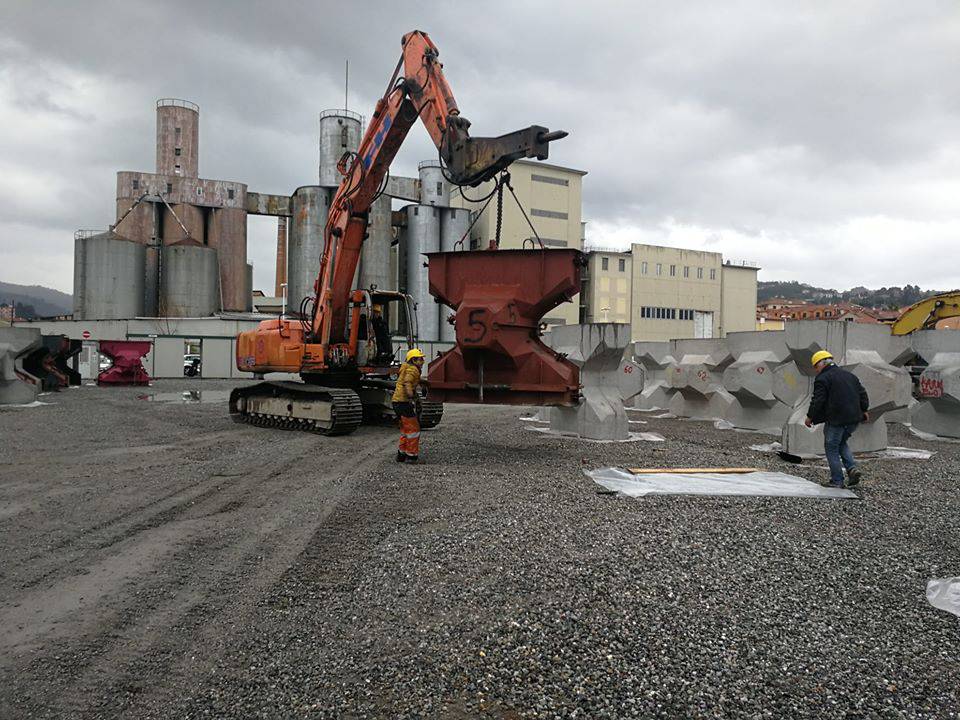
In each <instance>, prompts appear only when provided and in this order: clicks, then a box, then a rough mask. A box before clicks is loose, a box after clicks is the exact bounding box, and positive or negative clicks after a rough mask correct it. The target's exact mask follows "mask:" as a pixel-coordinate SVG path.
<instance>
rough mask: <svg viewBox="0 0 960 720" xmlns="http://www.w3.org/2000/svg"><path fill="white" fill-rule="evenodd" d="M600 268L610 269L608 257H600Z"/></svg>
mask: <svg viewBox="0 0 960 720" xmlns="http://www.w3.org/2000/svg"><path fill="white" fill-rule="evenodd" d="M600 268H601V269H602V270H609V269H610V258H600Z"/></svg>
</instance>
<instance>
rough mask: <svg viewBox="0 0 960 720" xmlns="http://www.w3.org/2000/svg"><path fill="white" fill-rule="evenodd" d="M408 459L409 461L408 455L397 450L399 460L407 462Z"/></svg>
mask: <svg viewBox="0 0 960 720" xmlns="http://www.w3.org/2000/svg"><path fill="white" fill-rule="evenodd" d="M406 461H407V456H406V455H404V454H403V453H402V452H400V451H399V450H397V462H406Z"/></svg>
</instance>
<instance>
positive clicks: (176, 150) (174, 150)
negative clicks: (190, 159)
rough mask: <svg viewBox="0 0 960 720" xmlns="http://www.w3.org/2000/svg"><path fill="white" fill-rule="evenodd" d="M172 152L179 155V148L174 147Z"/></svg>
mask: <svg viewBox="0 0 960 720" xmlns="http://www.w3.org/2000/svg"><path fill="white" fill-rule="evenodd" d="M173 154H174V155H176V156H177V157H180V148H174V149H173Z"/></svg>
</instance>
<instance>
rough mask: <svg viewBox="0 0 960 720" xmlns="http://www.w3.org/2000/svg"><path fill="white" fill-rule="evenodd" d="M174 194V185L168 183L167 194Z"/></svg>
mask: <svg viewBox="0 0 960 720" xmlns="http://www.w3.org/2000/svg"><path fill="white" fill-rule="evenodd" d="M172 192H173V185H172V184H170V183H167V194H169V193H172Z"/></svg>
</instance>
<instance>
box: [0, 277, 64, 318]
mask: <svg viewBox="0 0 960 720" xmlns="http://www.w3.org/2000/svg"><path fill="white" fill-rule="evenodd" d="M13 303H16V304H17V305H18V306H20V305H23V306H24V307H25V308H26V307H27V306H29V307H32V308H33V313H32V315H33V316H34V317H49V316H51V315H65V314H67V313H72V312H73V296H72V295H67V294H66V293H62V292H60V291H59V290H54V289H52V288H48V287H43V286H42V285H15V284H14V283H8V282H2V281H0V304H6V305H12V304H13ZM26 314H27V315H29V314H31V313H29V312H28V313H26Z"/></svg>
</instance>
